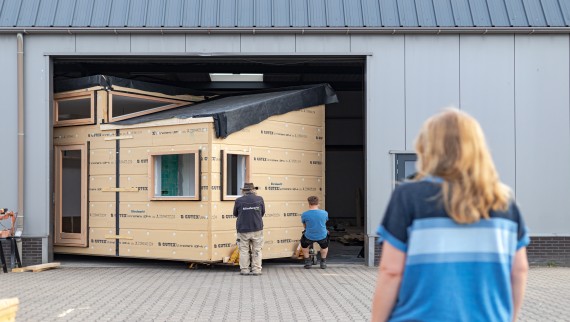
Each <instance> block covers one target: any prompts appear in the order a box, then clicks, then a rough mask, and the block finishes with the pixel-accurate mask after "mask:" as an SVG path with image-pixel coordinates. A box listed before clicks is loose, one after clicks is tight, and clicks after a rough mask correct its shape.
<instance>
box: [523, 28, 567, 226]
mask: <svg viewBox="0 0 570 322" xmlns="http://www.w3.org/2000/svg"><path fill="white" fill-rule="evenodd" d="M569 45H570V44H569V40H568V35H549V36H546V35H545V36H532V35H531V36H528V35H516V36H515V71H516V74H515V108H516V118H515V120H516V123H515V124H516V125H515V126H516V156H517V163H516V171H517V174H516V175H517V177H516V180H517V182H516V189H517V200H518V202H519V203H520V204H521V211H522V213H523V215H524V216H525V219H526V222H527V225H528V226H529V228H530V232H531V234H533V233H534V234H541V233H561V234H568V232H569V231H570V221H569V220H568V201H567V200H568V192H569V191H570V171H568V165H570V124H569V120H570V114H569V110H568V106H569V105H570V99H569V97H568V88H569V87H570V83H569V72H568V71H569V68H570V66H569V60H568V57H569V56H570V53H569V48H568V47H569Z"/></svg>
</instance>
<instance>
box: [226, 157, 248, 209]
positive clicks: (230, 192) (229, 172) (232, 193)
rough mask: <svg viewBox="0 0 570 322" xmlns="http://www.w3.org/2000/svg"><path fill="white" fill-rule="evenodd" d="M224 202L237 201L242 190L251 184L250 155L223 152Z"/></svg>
mask: <svg viewBox="0 0 570 322" xmlns="http://www.w3.org/2000/svg"><path fill="white" fill-rule="evenodd" d="M223 159H224V161H223V163H224V164H223V168H224V169H223V175H222V180H223V182H222V185H223V198H222V199H223V200H235V199H237V198H238V197H239V196H240V195H241V188H242V187H243V184H244V183H245V182H249V181H250V180H249V176H250V172H251V170H250V162H249V154H246V153H235V152H225V151H224V152H223Z"/></svg>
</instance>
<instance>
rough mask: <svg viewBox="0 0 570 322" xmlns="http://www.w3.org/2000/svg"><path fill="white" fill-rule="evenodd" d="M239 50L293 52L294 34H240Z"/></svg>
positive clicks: (249, 51)
mask: <svg viewBox="0 0 570 322" xmlns="http://www.w3.org/2000/svg"><path fill="white" fill-rule="evenodd" d="M241 51H242V52H244V53H255V52H261V53H263V52H271V53H279V54H285V53H294V52H295V35H242V36H241Z"/></svg>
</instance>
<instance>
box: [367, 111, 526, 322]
mask: <svg viewBox="0 0 570 322" xmlns="http://www.w3.org/2000/svg"><path fill="white" fill-rule="evenodd" d="M416 152H417V154H418V165H417V170H418V175H417V177H416V178H415V179H414V181H411V182H406V183H403V184H401V185H399V186H398V187H397V188H396V189H395V190H394V193H393V194H392V197H391V200H390V202H389V205H388V208H387V209H386V213H385V215H384V219H383V220H382V223H381V225H380V228H379V229H378V234H379V235H380V236H381V240H382V241H384V245H383V249H382V259H381V261H380V267H379V274H378V279H377V284H376V292H375V294H374V300H373V303H372V320H373V321H386V320H390V321H514V320H515V319H516V315H517V313H518V311H519V309H520V307H521V304H522V300H523V296H524V290H525V284H526V279H527V271H528V261H527V256H526V246H527V245H528V244H529V237H528V234H527V230H526V227H525V225H524V222H523V219H522V217H521V214H520V213H519V209H518V207H517V205H516V204H515V202H514V200H513V199H512V195H511V193H510V190H509V189H508V187H506V186H505V185H503V184H502V183H501V182H500V181H499V177H498V175H497V172H496V170H495V166H494V164H493V161H492V159H491V155H490V153H489V150H488V149H487V146H486V143H485V138H484V136H483V132H482V130H481V128H480V126H479V124H478V123H477V121H476V120H475V119H473V118H472V117H471V116H469V115H468V114H466V113H464V112H461V111H459V110H457V109H448V110H445V111H444V112H442V113H440V114H438V115H435V116H433V117H431V118H430V119H428V120H427V121H426V122H425V123H424V125H423V127H422V129H421V131H420V134H419V136H418V138H417V139H416Z"/></svg>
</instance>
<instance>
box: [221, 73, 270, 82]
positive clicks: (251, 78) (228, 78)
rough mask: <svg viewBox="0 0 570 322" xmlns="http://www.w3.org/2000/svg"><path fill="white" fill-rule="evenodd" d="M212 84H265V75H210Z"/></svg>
mask: <svg viewBox="0 0 570 322" xmlns="http://www.w3.org/2000/svg"><path fill="white" fill-rule="evenodd" d="M210 80H211V81H212V82H263V74H232V73H210Z"/></svg>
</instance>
